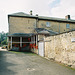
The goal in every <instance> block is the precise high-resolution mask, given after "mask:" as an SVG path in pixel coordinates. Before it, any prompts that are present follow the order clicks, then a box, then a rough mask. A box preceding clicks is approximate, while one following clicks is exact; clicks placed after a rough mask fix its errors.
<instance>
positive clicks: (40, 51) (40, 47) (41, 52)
mask: <svg viewBox="0 0 75 75" xmlns="http://www.w3.org/2000/svg"><path fill="white" fill-rule="evenodd" d="M38 48H39V55H40V56H42V57H44V42H39V45H38Z"/></svg>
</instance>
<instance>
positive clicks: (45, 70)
mask: <svg viewBox="0 0 75 75" xmlns="http://www.w3.org/2000/svg"><path fill="white" fill-rule="evenodd" d="M0 75H75V70H72V69H70V68H68V67H65V66H63V65H61V64H59V63H56V62H54V61H51V60H47V59H45V58H43V57H40V56H38V55H36V54H34V53H27V52H12V51H7V50H5V49H1V48H0Z"/></svg>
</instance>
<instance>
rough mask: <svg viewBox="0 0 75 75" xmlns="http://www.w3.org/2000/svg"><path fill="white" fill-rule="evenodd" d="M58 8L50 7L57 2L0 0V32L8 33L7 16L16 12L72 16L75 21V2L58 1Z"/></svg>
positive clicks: (71, 0) (73, 0)
mask: <svg viewBox="0 0 75 75" xmlns="http://www.w3.org/2000/svg"><path fill="white" fill-rule="evenodd" d="M58 1H60V3H56V6H52V7H50V5H51V4H53V2H56V0H0V32H1V31H6V32H7V31H8V20H7V15H8V14H11V13H16V12H25V13H29V11H30V10H33V14H34V15H35V14H39V15H41V16H51V17H52V16H53V17H60V18H61V17H65V15H67V14H70V15H71V16H72V18H74V19H75V0H68V1H66V0H58Z"/></svg>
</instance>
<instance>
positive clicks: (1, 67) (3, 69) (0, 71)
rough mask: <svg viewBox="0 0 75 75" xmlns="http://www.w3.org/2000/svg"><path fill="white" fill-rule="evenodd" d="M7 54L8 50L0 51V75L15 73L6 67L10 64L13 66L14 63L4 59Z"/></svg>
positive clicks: (12, 74)
mask: <svg viewBox="0 0 75 75" xmlns="http://www.w3.org/2000/svg"><path fill="white" fill-rule="evenodd" d="M7 54H8V52H6V51H0V75H15V74H16V72H14V71H12V70H10V69H9V68H8V67H10V66H15V64H13V63H9V62H8V60H6V55H7Z"/></svg>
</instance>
